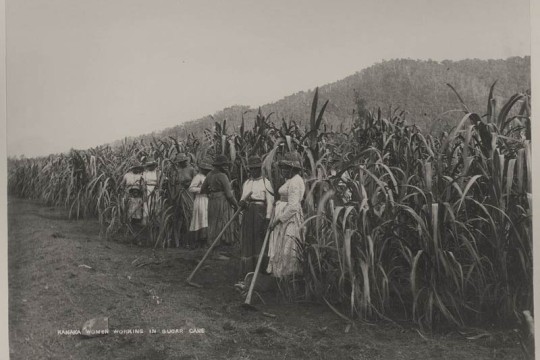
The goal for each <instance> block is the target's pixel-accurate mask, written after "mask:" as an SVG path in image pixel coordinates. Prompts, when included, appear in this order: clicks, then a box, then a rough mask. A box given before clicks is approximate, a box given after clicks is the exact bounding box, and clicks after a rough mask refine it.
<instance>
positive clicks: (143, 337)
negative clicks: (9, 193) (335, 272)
mask: <svg viewBox="0 0 540 360" xmlns="http://www.w3.org/2000/svg"><path fill="white" fill-rule="evenodd" d="M8 210H9V219H8V221H9V290H10V293H9V316H10V325H9V329H10V354H11V359H152V360H159V359H494V358H495V359H519V358H521V351H520V349H519V346H518V345H517V344H516V341H515V338H514V337H513V336H512V333H511V331H506V332H505V331H501V332H497V333H491V335H490V336H486V337H480V338H479V339H478V340H467V339H465V338H464V337H463V336H462V335H460V334H459V333H457V332H452V333H449V334H444V335H430V336H428V337H422V336H420V335H419V333H418V332H417V331H416V330H415V329H414V328H411V327H408V328H404V327H401V326H398V325H394V324H388V323H380V324H375V325H373V324H370V325H366V324H361V323H357V324H356V325H355V326H354V327H352V328H351V329H350V331H349V332H347V333H346V332H345V327H346V324H345V323H344V322H343V320H341V319H340V318H338V317H337V316H336V315H335V314H334V313H333V312H332V311H330V310H329V309H328V308H327V307H325V306H322V305H319V304H306V303H304V304H285V303H283V302H281V303H280V302H279V301H276V300H275V299H274V300H268V301H267V303H266V304H261V303H260V302H259V303H257V308H258V309H259V311H247V310H245V309H243V308H242V307H241V306H240V304H241V303H242V302H243V298H241V297H240V295H239V294H237V293H236V292H235V291H234V289H233V287H232V285H233V284H234V282H235V280H237V279H236V278H235V271H234V259H232V260H230V261H217V260H211V261H209V262H208V266H207V267H205V268H203V270H202V271H201V274H200V275H198V276H197V282H199V283H201V284H203V285H204V287H203V288H201V289H197V288H193V287H190V286H188V285H186V284H185V279H186V277H187V276H188V275H189V273H190V271H191V270H192V269H193V268H194V267H195V265H196V264H197V260H198V259H200V258H201V257H202V253H201V252H196V251H187V250H177V249H167V250H158V251H156V252H155V253H154V254H153V251H152V250H151V249H148V248H140V247H137V246H134V245H131V244H125V243H119V242H115V241H106V240H103V239H101V238H100V237H99V224H98V223H97V222H96V221H92V220H84V221H69V220H67V218H66V212H65V211H64V210H62V209H56V208H50V207H46V206H43V205H40V204H38V203H35V202H32V201H28V200H20V199H15V198H10V199H9V204H8ZM141 264H144V265H141ZM81 265H85V266H81ZM263 312H267V313H271V314H274V315H275V317H267V316H265V315H264V314H263ZM98 316H107V317H109V327H110V332H111V333H110V334H109V335H106V336H101V337H95V338H82V337H81V336H67V335H59V334H58V330H71V329H80V328H81V326H82V324H83V323H84V322H85V321H86V320H88V319H91V318H94V317H98ZM151 328H153V329H155V330H157V332H158V333H157V334H150V333H149V329H151ZM115 329H116V330H125V329H142V330H143V331H144V333H143V334H124V335H120V334H113V333H112V332H113V331H114V330H115ZM167 329H182V330H183V331H184V333H183V334H161V330H167ZM189 329H204V331H205V332H204V334H200V333H197V334H190V333H189V331H190V330H189ZM192 331H194V330H192Z"/></svg>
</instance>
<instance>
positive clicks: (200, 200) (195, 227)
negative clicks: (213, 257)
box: [189, 161, 212, 248]
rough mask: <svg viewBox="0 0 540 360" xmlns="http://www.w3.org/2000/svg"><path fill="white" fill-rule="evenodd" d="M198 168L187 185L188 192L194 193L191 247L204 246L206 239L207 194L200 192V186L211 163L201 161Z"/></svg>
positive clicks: (190, 229) (210, 168)
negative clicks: (198, 170)
mask: <svg viewBox="0 0 540 360" xmlns="http://www.w3.org/2000/svg"><path fill="white" fill-rule="evenodd" d="M199 169H200V170H201V172H200V173H198V174H197V175H195V177H194V178H193V180H192V181H191V185H190V186H189V192H190V193H192V194H194V195H195V200H194V201H193V215H192V217H191V224H190V226H189V231H190V232H191V236H190V237H191V240H192V246H193V248H197V247H200V248H203V247H205V245H206V240H207V239H208V196H207V195H206V194H201V188H202V184H203V183H204V180H205V179H206V175H207V174H208V172H209V171H210V170H212V165H210V163H209V162H206V161H202V162H201V163H200V164H199Z"/></svg>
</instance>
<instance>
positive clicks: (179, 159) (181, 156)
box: [174, 153, 189, 163]
mask: <svg viewBox="0 0 540 360" xmlns="http://www.w3.org/2000/svg"><path fill="white" fill-rule="evenodd" d="M188 160H189V157H187V156H186V154H184V153H179V154H178V155H176V158H175V159H174V162H176V163H181V162H184V161H188Z"/></svg>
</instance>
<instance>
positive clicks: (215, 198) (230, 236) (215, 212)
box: [201, 155, 238, 245]
mask: <svg viewBox="0 0 540 360" xmlns="http://www.w3.org/2000/svg"><path fill="white" fill-rule="evenodd" d="M212 165H213V166H214V169H213V170H212V171H210V172H209V173H208V175H207V176H206V179H205V180H204V183H203V185H202V187H201V194H207V195H208V240H209V241H210V242H213V241H214V240H215V239H216V237H217V236H218V234H219V233H220V232H221V230H223V228H224V227H225V225H226V224H227V223H228V222H229V220H230V219H231V217H232V216H233V214H234V211H235V210H236V209H237V208H238V204H237V202H236V199H235V198H234V195H233V192H232V188H231V182H230V180H229V176H228V172H229V171H228V170H229V167H230V162H229V160H228V159H227V157H226V156H225V155H217V156H216V158H215V160H214V163H213V164H212ZM235 230H236V229H235V226H234V224H231V226H229V228H228V229H227V230H226V231H225V233H224V234H223V237H222V238H221V245H232V243H233V240H234V234H235V233H236V231H235Z"/></svg>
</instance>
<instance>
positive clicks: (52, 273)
mask: <svg viewBox="0 0 540 360" xmlns="http://www.w3.org/2000/svg"><path fill="white" fill-rule="evenodd" d="M494 86H495V84H494V85H493V86H492V87H491V89H490V91H489V94H486V95H487V96H486V106H485V110H484V111H482V112H474V111H476V110H472V109H469V108H468V107H467V104H466V102H464V101H462V100H461V98H460V97H459V94H457V92H456V93H455V95H456V98H458V99H459V101H460V106H461V108H462V109H461V111H460V112H456V113H455V114H456V115H455V117H456V118H455V126H453V127H452V128H451V129H450V130H449V131H447V132H445V131H441V132H438V133H434V132H433V133H430V132H427V131H424V130H421V129H420V128H418V127H417V126H415V125H411V124H410V122H409V121H408V120H407V119H405V117H404V114H405V112H404V111H401V110H392V109H390V110H381V109H375V110H374V111H371V112H365V113H362V114H361V116H360V115H358V116H357V117H356V118H355V119H354V122H353V123H352V125H351V127H350V128H340V129H335V128H330V127H327V126H325V125H324V121H323V118H324V113H325V109H326V107H327V106H328V104H329V102H330V103H331V101H332V99H329V100H327V101H321V100H320V99H319V96H318V93H317V91H315V93H314V97H313V100H312V103H311V115H310V117H309V119H307V121H306V123H307V125H302V124H298V123H296V122H294V121H287V120H285V119H283V120H282V119H277V118H275V117H273V116H272V114H264V113H262V112H261V111H259V112H258V113H257V114H251V115H247V116H246V117H245V119H244V118H243V117H242V121H241V126H240V127H239V128H238V129H236V128H232V127H231V126H230V125H229V124H227V122H226V121H221V119H220V120H219V121H216V122H215V125H214V127H213V128H212V129H206V130H205V131H204V133H201V134H188V135H187V136H186V137H182V138H180V137H178V138H174V137H171V138H154V139H152V140H151V141H133V142H128V141H126V142H124V143H122V144H121V145H120V146H111V145H104V146H99V147H95V148H91V149H88V150H71V151H70V152H69V153H66V154H58V155H50V156H47V157H40V158H31V159H9V161H8V191H9V196H10V197H9V204H8V209H9V217H8V220H9V266H10V272H9V279H10V284H9V286H10V295H9V296H10V298H9V300H10V318H11V321H10V331H11V338H10V345H11V349H10V351H11V352H12V356H13V358H21V359H33V358H43V357H44V356H45V355H46V356H45V357H47V358H70V356H71V357H73V354H77V356H76V357H75V358H78V359H90V358H95V357H99V358H101V357H103V356H108V357H111V358H122V357H126V356H127V357H129V358H133V359H169V358H178V359H203V358H238V359H249V358H254V359H270V358H272V359H273V358H306V359H307V358H310V359H311V358H315V359H319V358H320V359H328V358H335V359H397V358H401V359H416V358H420V357H424V358H445V359H449V358H455V359H458V358H459V359H461V358H472V357H474V358H482V359H484V358H486V359H487V358H501V359H502V358H508V359H515V358H531V357H533V356H534V350H533V348H532V340H531V337H532V335H531V334H530V333H529V332H528V331H527V321H526V317H525V316H524V313H523V312H524V311H526V312H527V311H528V312H530V313H533V287H532V193H531V162H532V159H531V130H530V129H531V127H530V118H531V113H530V101H531V96H530V93H529V92H523V93H517V94H515V95H513V96H511V97H510V98H508V99H505V101H504V102H502V103H499V102H497V101H495V98H494V96H493V88H494ZM451 90H452V91H454V92H455V90H454V89H453V88H451ZM289 153H297V154H299V157H300V159H301V160H300V161H301V166H302V177H303V179H304V183H305V196H304V198H303V201H302V211H303V216H304V223H303V236H302V239H297V241H298V245H299V252H298V254H297V257H298V259H299V263H300V264H301V272H300V273H299V274H298V275H297V276H295V278H294V279H293V280H292V281H281V282H278V286H277V287H276V288H274V289H273V291H270V292H262V291H260V292H257V291H256V292H255V295H254V297H253V305H254V308H255V309H246V308H243V307H242V306H241V304H242V303H243V302H244V297H243V296H242V295H240V294H239V293H238V292H237V291H235V289H234V288H233V284H234V282H235V281H236V280H237V279H236V273H237V270H238V262H239V257H238V252H239V250H238V246H239V241H240V240H239V235H238V234H237V236H236V242H235V243H234V244H233V249H234V250H233V251H232V253H231V254H230V258H228V259H225V260H223V259H216V258H210V259H209V260H208V261H207V262H205V264H204V265H203V266H202V267H201V270H200V271H199V272H198V274H197V276H196V280H197V282H198V283H200V284H201V285H202V287H201V288H196V287H192V286H189V285H188V284H186V282H185V279H186V278H187V277H188V275H190V273H191V272H192V271H193V269H194V268H195V267H196V266H197V264H198V263H199V261H200V260H201V258H202V257H203V255H204V254H205V249H196V250H193V249H188V248H187V247H188V245H189V243H188V242H187V240H186V239H185V238H184V237H183V236H182V234H183V230H182V229H183V228H185V226H186V224H185V222H183V221H182V214H181V213H180V212H179V211H178V208H177V204H178V202H179V198H180V197H181V196H182V195H181V192H182V189H181V188H179V187H178V186H176V184H175V183H173V182H170V181H167V179H170V178H173V177H174V174H175V173H176V172H177V171H178V168H177V164H176V163H175V162H174V161H173V159H175V158H176V157H177V156H178V154H186V156H187V158H188V162H189V163H190V164H192V166H193V167H194V168H197V167H198V166H199V165H200V164H201V163H202V161H203V160H204V159H206V158H208V157H215V156H216V155H219V154H221V155H225V156H226V157H227V158H228V159H230V161H231V163H232V166H231V171H230V178H231V184H232V189H233V192H234V194H235V197H236V198H237V199H239V198H240V194H241V188H242V184H243V183H244V182H245V180H246V179H247V178H248V168H247V164H248V158H249V157H250V156H253V155H257V156H259V157H260V158H261V159H262V166H261V168H262V173H263V175H264V176H266V178H268V179H269V180H270V181H271V183H272V187H273V189H278V188H279V186H280V184H282V183H283V179H282V178H281V176H280V173H279V171H278V166H277V163H278V162H279V161H280V160H281V159H284V158H285V157H286V156H287V154H289ZM147 158H152V159H155V161H156V162H157V168H158V169H160V172H161V176H160V177H159V183H158V184H157V185H156V187H157V188H159V189H161V191H160V193H159V194H160V195H159V196H156V197H155V198H153V199H151V202H152V206H151V207H150V208H149V212H148V217H147V221H145V223H144V225H141V224H136V225H134V224H133V223H132V222H131V221H130V219H129V216H128V212H129V207H128V203H127V199H126V196H125V190H124V187H123V185H122V179H123V177H124V174H125V173H126V172H127V171H128V169H129V168H131V167H133V165H134V164H137V163H140V162H141V161H143V159H147ZM148 200H149V199H146V201H148ZM83 265H84V266H83ZM30 288H31V289H33V290H32V291H30ZM38 289H39V290H38ZM98 316H106V317H108V319H109V326H110V329H111V331H112V330H113V329H115V328H116V329H127V328H130V329H131V328H141V329H143V330H144V332H145V333H144V334H142V335H141V334H138V335H135V334H116V335H115V334H111V333H109V334H108V335H105V336H101V337H95V338H89V339H86V338H83V337H80V336H59V335H58V332H57V331H58V330H60V329H63V328H68V329H73V328H80V326H81V325H82V324H83V323H84V322H85V321H86V320H88V319H90V318H93V317H98ZM149 328H156V329H158V330H159V329H180V328H182V329H183V331H184V332H185V333H184V334H178V333H177V334H162V333H158V334H148V331H149V330H148V329H149ZM189 329H204V333H203V334H201V333H195V332H194V333H190V331H189ZM44 354H45V355H44ZM104 354H107V355H104ZM209 354H210V355H209Z"/></svg>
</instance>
